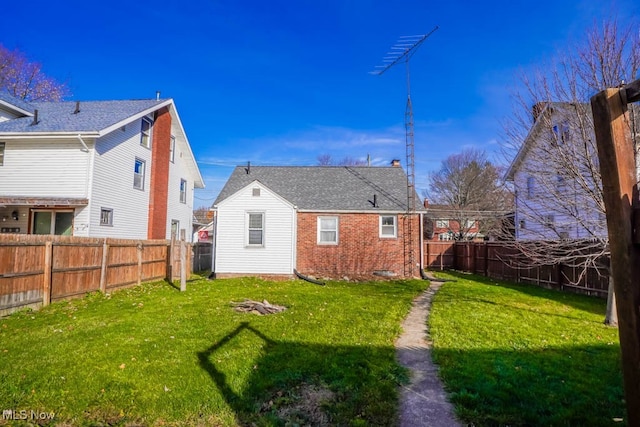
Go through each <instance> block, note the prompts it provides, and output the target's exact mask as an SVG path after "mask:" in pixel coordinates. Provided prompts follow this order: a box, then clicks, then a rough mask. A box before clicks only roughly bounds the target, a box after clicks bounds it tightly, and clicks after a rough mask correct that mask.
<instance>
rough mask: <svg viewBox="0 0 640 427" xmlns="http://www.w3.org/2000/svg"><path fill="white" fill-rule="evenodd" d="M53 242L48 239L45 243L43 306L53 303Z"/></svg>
mask: <svg viewBox="0 0 640 427" xmlns="http://www.w3.org/2000/svg"><path fill="white" fill-rule="evenodd" d="M52 269H53V242H51V240H47V241H46V242H45V244H44V277H43V280H42V306H43V307H46V306H48V305H49V304H50V303H51V279H52V275H53V271H52Z"/></svg>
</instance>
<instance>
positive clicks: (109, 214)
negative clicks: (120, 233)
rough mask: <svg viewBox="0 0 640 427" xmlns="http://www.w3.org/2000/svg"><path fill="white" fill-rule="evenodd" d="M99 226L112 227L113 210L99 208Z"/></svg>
mask: <svg viewBox="0 0 640 427" xmlns="http://www.w3.org/2000/svg"><path fill="white" fill-rule="evenodd" d="M100 225H105V226H112V225H113V209H109V208H100Z"/></svg>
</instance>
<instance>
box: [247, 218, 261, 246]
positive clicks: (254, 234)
mask: <svg viewBox="0 0 640 427" xmlns="http://www.w3.org/2000/svg"><path fill="white" fill-rule="evenodd" d="M247 246H256V247H262V246H264V212H247Z"/></svg>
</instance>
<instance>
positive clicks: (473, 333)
mask: <svg viewBox="0 0 640 427" xmlns="http://www.w3.org/2000/svg"><path fill="white" fill-rule="evenodd" d="M441 277H444V278H447V279H453V280H454V281H453V282H447V283H445V284H444V285H443V287H442V288H441V289H440V291H439V292H438V293H437V294H436V296H435V299H434V304H433V308H432V312H431V317H430V321H429V323H430V331H431V337H432V339H433V344H434V350H433V357H434V360H435V362H436V363H437V364H438V365H439V366H440V375H441V377H442V378H443V380H444V382H445V388H446V389H447V390H448V392H449V393H450V399H451V401H452V403H453V404H454V405H455V407H456V412H457V414H458V416H459V417H460V419H461V420H463V421H465V422H467V423H471V424H472V425H474V426H498V425H500V426H612V425H613V426H615V425H624V421H622V418H624V416H625V407H624V400H623V391H622V375H621V372H620V369H621V367H620V345H619V341H618V330H617V329H616V328H610V327H607V326H604V325H603V320H604V315H605V308H606V301H604V300H602V299H598V298H590V297H585V296H579V295H573V294H567V293H561V292H557V291H550V290H545V289H541V288H538V287H533V286H526V285H512V284H508V283H496V282H495V281H492V280H489V279H486V278H484V277H478V276H472V275H465V274H442V275H441Z"/></svg>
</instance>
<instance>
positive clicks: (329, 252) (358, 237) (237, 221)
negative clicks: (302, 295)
mask: <svg viewBox="0 0 640 427" xmlns="http://www.w3.org/2000/svg"><path fill="white" fill-rule="evenodd" d="M213 209H214V210H215V212H216V213H215V221H216V223H215V227H214V230H215V238H214V242H215V249H214V266H213V272H214V274H215V276H216V277H230V276H246V275H259V276H268V277H274V276H279V277H293V275H294V274H295V272H296V271H297V272H300V273H301V274H304V275H309V276H315V277H331V278H341V277H344V276H347V277H349V278H369V277H373V276H376V275H383V276H392V277H406V276H419V270H418V268H419V267H421V265H420V255H419V254H420V244H421V238H420V237H419V236H420V235H421V228H420V221H421V213H422V208H421V209H420V210H419V212H418V213H417V214H415V215H412V216H411V217H410V218H411V221H413V222H412V229H413V233H412V236H413V238H411V239H409V236H408V234H407V233H406V229H407V225H408V221H409V219H408V218H409V217H408V216H407V215H406V212H407V176H406V174H405V173H404V171H403V170H402V168H400V167H399V166H390V167H364V166H362V167H361V166H355V167H351V166H310V167H267V166H250V165H247V166H246V167H237V168H236V169H235V170H234V171H233V173H232V174H231V177H230V178H229V180H228V181H227V183H226V185H225V186H224V188H223V189H222V191H221V193H220V195H219V196H218V198H217V200H216V201H215V202H214V206H213ZM410 249H411V250H410ZM411 252H413V254H412V255H413V257H412V258H413V261H414V262H413V263H411V262H409V261H408V260H409V259H410V258H411V256H410V255H411Z"/></svg>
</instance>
